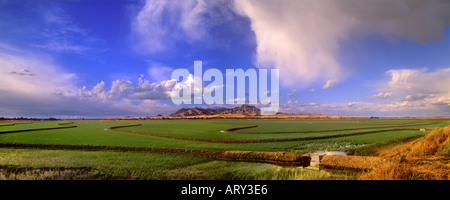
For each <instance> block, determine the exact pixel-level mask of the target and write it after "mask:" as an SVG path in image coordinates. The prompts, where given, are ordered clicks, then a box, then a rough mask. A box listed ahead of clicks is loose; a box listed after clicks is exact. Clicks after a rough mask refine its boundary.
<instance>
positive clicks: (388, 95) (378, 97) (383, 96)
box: [367, 92, 392, 99]
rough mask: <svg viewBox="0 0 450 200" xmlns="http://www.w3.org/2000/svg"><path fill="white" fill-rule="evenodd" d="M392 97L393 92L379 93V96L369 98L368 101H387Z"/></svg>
mask: <svg viewBox="0 0 450 200" xmlns="http://www.w3.org/2000/svg"><path fill="white" fill-rule="evenodd" d="M390 96H392V92H379V93H378V94H374V95H372V96H370V97H367V99H386V98H388V97H390Z"/></svg>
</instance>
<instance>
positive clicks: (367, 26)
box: [235, 0, 450, 87]
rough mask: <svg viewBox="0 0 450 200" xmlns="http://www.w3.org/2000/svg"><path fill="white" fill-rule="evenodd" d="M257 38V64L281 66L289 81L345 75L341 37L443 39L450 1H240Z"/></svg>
mask: <svg viewBox="0 0 450 200" xmlns="http://www.w3.org/2000/svg"><path fill="white" fill-rule="evenodd" d="M235 3H236V10H237V12H238V13H240V14H242V15H244V16H248V17H249V18H250V20H251V27H252V30H253V31H254V32H255V35H256V42H257V49H256V51H257V52H256V53H257V61H256V62H257V64H256V65H257V66H258V67H276V68H279V69H280V77H281V78H280V80H281V81H283V82H284V83H285V84H287V85H296V86H298V85H300V86H303V87H307V86H308V85H309V84H311V83H313V82H315V81H324V80H331V79H336V78H337V79H340V80H342V79H343V78H345V76H346V74H348V73H349V72H348V71H345V67H343V66H341V64H340V63H339V62H338V58H337V53H338V51H339V48H340V46H339V41H340V40H345V39H349V38H350V37H351V36H352V35H353V34H359V35H361V34H362V35H364V34H370V33H379V34H381V35H384V36H386V37H392V36H398V37H402V38H409V39H412V40H415V41H418V42H421V43H427V42H431V41H435V40H437V39H440V38H441V37H442V36H443V29H444V28H445V27H446V25H448V24H449V23H450V12H448V10H450V4H448V3H446V2H445V1H439V0H430V1H410V0H396V1H395V2H392V1H390V0H372V1H368V0H366V1H364V2H363V3H362V2H361V1H360V0H346V1H336V0H324V1H314V0H287V1H281V2H280V1H277V0H235Z"/></svg>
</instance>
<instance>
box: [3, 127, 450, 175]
mask: <svg viewBox="0 0 450 200" xmlns="http://www.w3.org/2000/svg"><path fill="white" fill-rule="evenodd" d="M448 124H450V121H448V120H443V119H361V120H357V119H354V120H261V119H252V120H117V121H116V120H73V121H1V122H0V143H1V144H0V145H1V146H0V147H1V148H0V179H156V180H161V179H347V178H352V176H351V175H350V176H349V175H342V174H339V173H330V172H326V171H312V170H308V169H302V168H299V167H292V166H290V167H280V166H277V165H273V164H267V163H259V162H250V161H254V160H246V158H243V159H240V160H238V161H239V162H237V161H236V160H234V161H231V160H227V159H221V158H219V157H217V156H214V155H215V154H214V155H213V154H212V153H211V152H216V151H217V152H223V151H265V152H279V151H280V152H294V153H300V154H308V153H314V152H316V151H343V152H346V153H347V154H355V155H370V154H371V153H373V152H375V151H376V150H378V149H380V148H384V147H387V146H389V145H394V144H398V143H401V142H404V141H407V140H410V139H413V138H417V137H419V136H422V135H424V134H426V133H428V132H429V129H427V128H432V127H443V126H446V125H448ZM122 126H123V127H122ZM114 127H115V128H114ZM197 150H201V151H207V154H205V153H204V152H203V153H198V152H197ZM205 155H207V156H205Z"/></svg>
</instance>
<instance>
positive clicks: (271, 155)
mask: <svg viewBox="0 0 450 200" xmlns="http://www.w3.org/2000/svg"><path fill="white" fill-rule="evenodd" d="M0 148H33V149H50V150H85V151H115V152H147V153H159V154H176V155H186V156H198V157H206V158H211V159H218V160H229V161H249V162H268V163H274V164H277V163H278V164H295V165H298V164H301V162H302V157H303V155H302V154H297V153H291V152H258V151H217V150H202V149H183V148H167V147H131V146H103V145H70V144H25V143H0Z"/></svg>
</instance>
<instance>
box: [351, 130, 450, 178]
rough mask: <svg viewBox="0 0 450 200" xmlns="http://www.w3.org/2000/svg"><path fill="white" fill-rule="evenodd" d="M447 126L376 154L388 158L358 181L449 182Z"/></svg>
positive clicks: (449, 136)
mask: <svg viewBox="0 0 450 200" xmlns="http://www.w3.org/2000/svg"><path fill="white" fill-rule="evenodd" d="M449 141H450V126H447V127H444V128H436V129H434V130H433V131H431V132H430V133H429V134H427V135H426V136H425V137H423V138H420V139H418V140H416V141H412V142H408V143H406V144H402V145H398V146H395V147H392V148H389V149H386V150H382V151H380V152H378V154H377V155H378V156H382V157H385V158H389V159H390V160H391V161H389V162H385V163H383V164H382V165H380V166H378V167H377V168H375V169H374V170H372V171H371V172H368V173H364V174H363V175H361V177H360V178H359V179H361V180H449V179H450V154H449V149H450V148H449V145H450V144H449Z"/></svg>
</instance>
